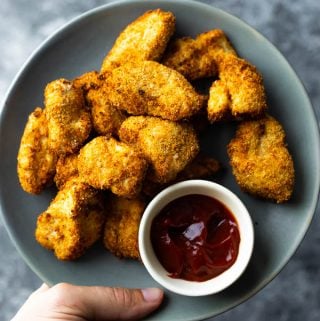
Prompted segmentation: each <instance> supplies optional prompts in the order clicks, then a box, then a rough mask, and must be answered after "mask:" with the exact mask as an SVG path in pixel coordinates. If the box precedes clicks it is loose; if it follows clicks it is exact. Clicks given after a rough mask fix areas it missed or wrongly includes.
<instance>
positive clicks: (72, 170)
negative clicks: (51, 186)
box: [54, 154, 78, 189]
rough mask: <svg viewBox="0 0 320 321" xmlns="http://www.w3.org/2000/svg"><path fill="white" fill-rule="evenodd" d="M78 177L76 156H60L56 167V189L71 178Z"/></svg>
mask: <svg viewBox="0 0 320 321" xmlns="http://www.w3.org/2000/svg"><path fill="white" fill-rule="evenodd" d="M75 176H78V154H68V155H61V156H60V157H59V158H58V161H57V165H56V174H55V176H54V182H55V184H56V186H57V188H58V189H61V188H63V186H64V184H65V183H66V182H67V181H68V180H69V179H70V178H71V177H75Z"/></svg>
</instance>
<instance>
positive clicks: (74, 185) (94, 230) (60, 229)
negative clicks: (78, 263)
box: [35, 179, 105, 260]
mask: <svg viewBox="0 0 320 321" xmlns="http://www.w3.org/2000/svg"><path fill="white" fill-rule="evenodd" d="M104 221H105V215H104V200H103V196H102V194H101V192H100V191H97V190H95V189H94V188H92V187H91V186H89V185H88V184H85V183H83V182H81V181H80V180H79V179H71V180H69V181H68V182H67V183H66V184H65V185H64V187H63V189H62V190H60V191H59V192H58V194H57V195H56V197H55V198H54V199H53V201H52V202H51V203H50V205H49V207H48V209H47V210H46V211H45V212H43V213H42V214H40V215H39V217H38V220H37V227H36V231H35V237H36V240H37V241H38V242H39V243H40V244H41V245H42V246H43V247H45V248H47V249H49V250H53V251H54V253H55V255H56V256H57V258H58V259H60V260H74V259H77V258H79V257H80V256H81V255H82V254H83V253H84V252H85V251H86V250H87V249H88V248H89V247H90V246H91V245H92V244H93V243H94V242H96V241H97V240H98V239H99V238H101V236H102V232H103V225H104Z"/></svg>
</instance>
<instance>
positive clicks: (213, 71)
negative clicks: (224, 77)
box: [161, 29, 236, 80]
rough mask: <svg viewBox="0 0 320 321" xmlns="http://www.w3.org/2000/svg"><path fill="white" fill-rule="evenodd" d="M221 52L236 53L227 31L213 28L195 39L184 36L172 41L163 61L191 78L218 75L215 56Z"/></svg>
mask: <svg viewBox="0 0 320 321" xmlns="http://www.w3.org/2000/svg"><path fill="white" fill-rule="evenodd" d="M221 52H228V53H232V54H234V55H236V52H235V50H234V48H233V47H232V45H231V43H230V41H229V40H228V38H227V36H226V35H225V33H224V32H223V31H222V30H220V29H213V30H210V31H207V32H204V33H201V34H199V35H198V36H197V37H196V38H195V39H192V38H190V37H183V38H178V39H175V40H173V41H171V42H170V43H169V45H168V48H167V50H166V52H165V54H164V57H163V59H162V61H161V62H162V63H163V64H164V65H165V66H167V67H169V68H172V69H174V70H177V71H179V72H180V73H181V74H182V75H184V76H185V77H186V78H187V79H189V80H195V79H199V78H205V77H214V76H216V75H217V65H216V61H215V57H216V54H217V53H221Z"/></svg>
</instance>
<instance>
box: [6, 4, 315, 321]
mask: <svg viewBox="0 0 320 321" xmlns="http://www.w3.org/2000/svg"><path fill="white" fill-rule="evenodd" d="M158 7H161V8H162V9H165V10H171V11H173V12H174V13H175V14H176V17H177V32H178V33H179V34H180V35H191V36H195V35H196V34H197V33H200V32H203V31H206V30H209V29H212V28H221V29H223V30H225V32H226V33H227V34H228V35H229V37H230V39H231V41H232V42H233V44H234V46H235V47H236V49H237V50H238V53H239V54H240V56H243V57H245V58H247V59H248V60H249V61H251V62H252V63H253V64H255V65H256V66H257V67H258V68H259V70H260V71H261V72H262V74H263V76H264V80H265V86H266V90H267V94H268V99H269V104H270V113H271V114H272V115H273V116H275V117H276V118H277V119H278V120H279V121H280V122H281V123H282V124H283V125H284V127H285V130H286V132H287V138H288V146H289V149H290V150H291V152H292V154H293V158H294V160H295V167H296V176H297V177H296V188H295V191H294V195H293V199H292V200H291V201H290V202H289V203H287V204H284V205H275V204H272V203H269V202H264V201H261V200H257V199H254V198H252V197H250V196H248V195H245V194H243V193H242V192H241V191H240V190H239V188H238V187H237V186H236V184H235V182H234V179H233V177H232V176H231V174H230V169H229V168H228V165H227V164H228V162H227V156H226V151H225V146H226V144H227V142H228V141H229V139H230V138H231V137H232V135H233V131H234V127H233V125H221V126H215V127H214V128H212V130H210V131H208V132H206V133H205V135H204V137H203V138H202V143H203V146H204V148H205V149H206V150H207V151H208V152H210V153H211V155H213V156H215V157H216V158H218V159H219V160H220V161H221V162H223V163H224V164H225V166H226V167H227V170H226V173H225V175H223V177H221V180H220V182H221V183H222V184H224V185H225V186H227V187H229V188H230V189H231V190H233V191H234V192H235V193H236V194H238V195H239V196H240V198H241V199H242V200H243V202H244V203H245V204H246V205H247V207H248V209H249V211H250V212H251V214H252V217H253V220H254V222H255V233H256V244H255V249H254V254H253V257H252V261H251V263H250V265H249V267H248V269H247V271H246V272H245V274H244V275H243V276H242V277H241V278H240V280H239V281H238V282H236V283H235V284H234V285H233V286H232V287H231V288H229V289H228V290H226V291H224V292H222V293H220V294H217V295H213V296H208V297H202V298H189V297H183V296H178V295H173V294H171V293H167V295H166V298H167V299H166V301H165V303H164V305H163V307H162V309H160V310H159V311H158V312H156V313H155V314H154V315H152V317H150V319H152V320H184V321H186V320H199V319H204V318H208V317H210V316H214V315H217V314H219V313H221V312H223V311H226V310H227V309H229V308H231V307H233V306H235V305H237V304H239V303H241V302H243V301H244V300H245V299H247V298H248V297H250V296H252V295H253V294H254V293H256V292H257V291H258V290H260V289H261V288H262V287H263V286H264V285H266V284H267V283H268V282H269V281H270V280H272V279H273V278H274V277H275V276H276V275H277V273H279V271H280V270H281V269H282V268H283V266H284V265H285V264H286V263H287V262H288V260H289V259H290V257H291V256H292V255H293V254H294V252H295V250H296V249H297V247H298V245H299V244H300V242H301V241H302V239H303V237H304V235H305V233H306V231H307V228H308V226H309V224H310V222H311V219H312V217H313V213H314V210H315V206H316V202H317V196H318V188H319V173H320V170H319V164H320V160H319V136H318V128H317V123H316V120H315V116H314V112H313V109H312V107H311V105H310V102H309V100H308V97H307V95H306V93H305V90H304V89H303V86H302V85H301V83H300V81H299V80H298V78H297V76H296V75H295V73H294V71H293V70H292V69H291V67H290V66H289V65H288V63H287V62H286V60H285V59H284V58H283V57H282V55H281V54H280V53H279V52H278V51H277V50H276V49H275V48H274V46H273V45H271V44H270V43H269V42H268V41H267V40H266V39H265V38H264V37H263V36H261V35H260V34H259V33H258V32H256V31H254V30H253V29H252V28H250V27H249V26H248V25H246V24H245V23H243V22H241V21H240V20H239V19H237V18H235V17H233V16H230V15H229V14H227V13H225V12H223V11H220V10H218V9H215V8H212V7H210V6H207V5H204V4H200V3H197V2H187V1H183V2H182V1H127V2H117V3H115V4H111V5H108V6H104V7H101V8H98V9H96V10H93V11H90V12H88V13H86V14H84V15H82V16H81V17H79V18H78V19H76V20H74V21H72V22H71V23H70V24H68V25H67V26H66V27H64V28H62V29H60V30H59V31H58V32H56V33H55V34H54V35H53V36H52V37H50V38H49V39H48V40H47V41H46V42H45V43H44V44H43V45H42V46H41V47H40V48H39V49H38V50H37V51H36V52H35V54H34V55H33V56H32V57H31V58H30V59H29V60H28V61H27V63H26V64H25V65H24V67H23V68H22V70H21V72H20V73H19V74H18V76H17V77H16V78H15V80H14V82H13V84H12V86H11V88H10V90H9V92H8V95H7V97H6V99H5V102H4V106H3V109H2V113H1V132H0V135H1V136H0V137H1V141H0V155H1V159H0V161H1V170H0V182H1V184H0V188H1V194H0V196H1V210H2V215H3V219H4V222H5V225H6V227H7V229H8V231H9V234H10V236H11V238H12V240H13V242H14V243H15V245H16V247H17V248H18V250H19V252H20V253H21V255H22V256H23V258H24V259H25V260H26V262H27V263H28V264H29V265H30V267H31V268H32V269H33V270H34V271H35V273H37V274H38V275H39V277H40V278H42V279H43V280H44V281H46V282H48V283H50V284H54V283H57V282H60V281H67V282H72V283H76V284H87V285H91V284H100V285H111V286H124V287H147V286H155V285H156V284H155V282H154V281H153V280H152V279H151V278H150V276H149V275H148V273H147V271H146V270H145V268H144V267H143V266H142V264H140V263H138V262H132V261H129V260H119V259H117V258H115V257H114V256H112V255H110V254H109V253H108V252H107V251H105V250H104V249H103V248H102V246H101V245H99V244H97V245H96V246H94V247H93V248H92V249H91V250H89V251H88V253H87V254H86V255H85V256H83V257H82V258H81V259H80V260H79V261H77V262H59V261H58V260H57V259H56V258H55V257H54V256H53V254H52V253H51V252H49V251H46V250H44V249H43V248H42V247H40V246H39V245H38V244H37V243H36V241H35V240H34V236H33V233H34V228H35V222H36V218H37V215H38V214H39V213H41V212H42V211H43V210H44V209H45V208H46V207H47V206H48V203H49V201H50V199H51V198H52V197H53V195H54V194H53V193H54V191H52V190H51V191H50V190H49V191H46V192H44V193H43V194H41V195H40V196H31V195H28V194H26V193H25V192H23V191H22V189H21V188H20V186H19V183H18V180H17V175H16V155H17V151H18V146H19V141H20V137H21V134H22V131H23V128H24V125H25V123H26V120H27V116H28V114H29V113H30V112H31V111H32V110H33V109H34V107H35V106H42V104H43V89H44V86H45V84H46V83H48V82H49V81H51V80H54V79H56V78H60V77H65V78H73V77H75V76H78V75H80V74H81V73H83V72H85V71H89V70H93V69H99V67H100V64H101V61H102V58H103V57H104V55H105V54H106V52H107V51H108V49H110V47H111V46H112V44H113V41H114V39H115V38H116V36H117V35H118V33H119V32H120V31H121V29H122V28H123V27H124V26H125V25H127V24H128V23H129V22H130V21H132V20H133V19H134V18H136V17H137V16H138V15H140V14H142V13H143V12H144V11H146V10H148V9H152V8H158Z"/></svg>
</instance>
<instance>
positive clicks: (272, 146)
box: [228, 115, 295, 203]
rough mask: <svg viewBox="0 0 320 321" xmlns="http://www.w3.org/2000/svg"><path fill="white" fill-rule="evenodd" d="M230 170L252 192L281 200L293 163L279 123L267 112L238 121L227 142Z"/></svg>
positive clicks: (287, 189) (290, 189)
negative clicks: (264, 114) (259, 117)
mask: <svg viewBox="0 0 320 321" xmlns="http://www.w3.org/2000/svg"><path fill="white" fill-rule="evenodd" d="M228 154H229V157H230V164H231V166H232V171H233V174H234V176H235V178H236V181H237V182H238V184H239V185H240V187H241V188H242V189H243V190H244V191H246V192H248V193H250V194H253V195H257V196H260V197H262V198H266V199H270V200H274V201H276V202H277V203H282V202H285V201H287V200H289V199H290V197H291V194H292V192H293V187H294V177H295V171H294V164H293V160H292V157H291V155H290V153H289V151H288V149H287V146H286V143H285V132H284V130H283V128H282V126H281V124H280V123H279V122H278V121H276V120H275V119H274V118H273V117H271V116H269V115H267V116H266V117H264V118H262V119H260V120H251V121H246V122H243V123H241V124H240V125H239V127H238V129H237V132H236V135H235V137H234V138H233V139H232V140H231V142H230V143H229V145H228Z"/></svg>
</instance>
